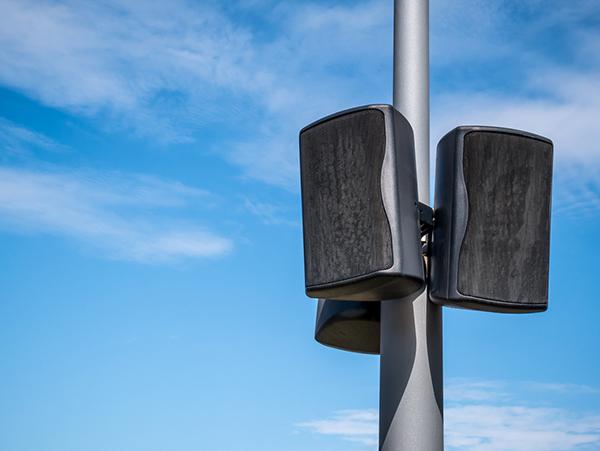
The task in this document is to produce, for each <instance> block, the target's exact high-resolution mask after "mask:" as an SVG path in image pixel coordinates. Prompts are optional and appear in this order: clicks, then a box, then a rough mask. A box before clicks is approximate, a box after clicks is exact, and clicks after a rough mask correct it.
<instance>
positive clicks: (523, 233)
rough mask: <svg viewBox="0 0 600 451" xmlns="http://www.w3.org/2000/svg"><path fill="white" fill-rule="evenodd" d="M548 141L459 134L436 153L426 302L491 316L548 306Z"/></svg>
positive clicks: (496, 132)
mask: <svg viewBox="0 0 600 451" xmlns="http://www.w3.org/2000/svg"><path fill="white" fill-rule="evenodd" d="M552 157H553V145H552V141H550V140H549V139H547V138H543V137H541V136H537V135H533V134H531V133H526V132H522V131H518V130H510V129H504V128H496V127H458V128H456V129H454V130H453V131H451V132H450V133H448V134H447V135H446V136H444V138H442V140H441V141H440V143H439V144H438V149H437V163H436V164H437V170H436V187H435V226H434V232H433V247H432V255H431V287H430V297H431V299H432V300H433V301H434V302H437V303H439V304H444V305H450V306H454V307H462V308H469V309H476V310H488V311H495V312H506V313H519V312H537V311H544V310H546V308H547V306H548V266H549V250H550V204H551V189H552Z"/></svg>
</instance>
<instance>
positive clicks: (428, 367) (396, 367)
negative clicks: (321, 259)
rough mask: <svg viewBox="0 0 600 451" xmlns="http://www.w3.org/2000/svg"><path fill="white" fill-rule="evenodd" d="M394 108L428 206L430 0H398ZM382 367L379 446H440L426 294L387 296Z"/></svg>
mask: <svg viewBox="0 0 600 451" xmlns="http://www.w3.org/2000/svg"><path fill="white" fill-rule="evenodd" d="M394 107H395V108H396V109H397V110H399V111H400V112H401V113H402V114H403V115H404V116H405V117H406V118H407V119H408V120H409V122H410V123H411V125H412V127H413V130H414V133H415V149H416V161H417V177H418V184H419V200H420V201H421V202H423V203H426V204H428V205H429V203H430V200H429V0H395V2H394ZM380 371H381V373H380V383H381V386H380V401H379V404H380V406H379V410H380V412H379V449H380V450H382V451H401V450H406V451H442V450H443V449H444V420H443V378H442V312H441V308H440V307H438V306H436V305H435V304H433V303H431V302H429V301H428V299H427V294H426V293H423V294H422V295H420V296H419V297H418V298H417V299H416V300H414V301H412V302H411V301H408V300H397V301H388V302H382V304H381V369H380Z"/></svg>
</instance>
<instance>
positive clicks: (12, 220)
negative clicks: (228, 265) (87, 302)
mask: <svg viewBox="0 0 600 451" xmlns="http://www.w3.org/2000/svg"><path fill="white" fill-rule="evenodd" d="M209 200H210V195H209V194H208V193H207V192H205V191H202V190H198V189H195V188H191V187H187V186H185V185H182V184H181V183H178V182H172V181H165V180H161V179H157V178H154V177H149V176H143V175H136V174H122V173H113V174H99V173H95V172H91V171H87V172H64V171H63V172H57V171H43V172H40V171H35V170H29V169H22V168H15V167H7V166H4V167H2V166H0V227H3V228H7V229H9V230H11V231H13V232H22V233H27V232H38V233H39V232H42V233H50V234H55V235H60V236H65V237H67V238H70V239H75V240H77V241H78V242H80V243H84V244H86V245H88V246H92V247H94V248H96V249H99V250H101V251H102V252H103V253H104V254H105V255H106V256H107V257H109V258H115V259H121V260H128V261H137V262H141V263H152V262H166V261H174V260H179V259H182V258H198V257H214V256H219V255H222V254H226V253H227V252H229V251H230V250H231V249H232V246H233V244H232V242H231V240H230V239H228V238H226V237H223V236H220V235H217V234H215V233H212V232H210V231H208V230H206V229H205V228H203V227H201V226H198V225H197V224H196V223H194V222H190V221H176V220H175V221H174V220H171V219H169V220H164V219H162V217H163V216H167V215H164V212H165V211H166V212H168V213H169V215H168V216H171V215H173V214H174V213H175V214H176V213H177V212H178V211H179V210H181V209H182V208H183V207H186V206H187V205H189V204H190V203H193V202H206V203H208V202H209ZM161 213H162V214H161Z"/></svg>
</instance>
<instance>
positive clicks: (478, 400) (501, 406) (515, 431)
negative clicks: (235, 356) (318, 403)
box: [296, 379, 600, 451]
mask: <svg viewBox="0 0 600 451" xmlns="http://www.w3.org/2000/svg"><path fill="white" fill-rule="evenodd" d="M520 390H525V391H528V392H530V393H531V392H532V391H533V392H537V393H538V394H540V395H543V399H547V398H549V397H550V395H559V396H563V397H564V396H567V395H573V396H577V395H579V396H581V395H584V396H590V395H598V393H600V392H599V391H598V390H597V388H595V387H589V386H584V385H575V384H560V383H540V382H511V383H508V382H503V381H482V380H472V379H454V380H452V381H450V383H449V384H448V386H447V387H446V388H445V395H446V402H447V403H448V405H447V406H446V409H445V413H444V418H445V443H446V447H447V449H449V450H457V451H458V450H462V451H506V450H511V451H565V450H581V451H583V450H592V449H597V448H598V446H600V413H599V412H586V411H579V410H578V409H573V408H568V407H557V406H549V405H548V402H547V401H544V402H542V403H537V404H536V403H533V404H532V403H531V402H529V403H526V402H523V401H521V399H522V398H523V397H522V396H521V397H517V396H515V393H516V392H518V391H520ZM296 427H298V428H300V429H301V430H304V431H307V432H311V433H313V434H317V435H324V436H330V437H337V438H339V439H342V440H344V441H349V442H355V443H357V444H358V445H360V446H358V445H357V446H358V447H357V449H376V445H377V443H378V441H377V440H378V439H377V437H378V415H377V411H376V410H374V409H364V410H343V411H338V412H335V413H334V414H333V415H332V416H331V417H330V418H326V419H320V420H312V421H305V422H301V423H298V424H296Z"/></svg>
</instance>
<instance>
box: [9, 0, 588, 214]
mask: <svg viewBox="0 0 600 451" xmlns="http://www.w3.org/2000/svg"><path fill="white" fill-rule="evenodd" d="M391 7H392V5H391V3H390V2H389V1H387V0H367V1H361V2H344V3H342V2H338V3H333V2H326V3H317V2H286V3H283V2H264V1H258V2H256V1H255V2H253V3H251V4H250V3H249V4H245V5H242V4H238V3H236V2H234V3H232V4H228V5H227V6H224V5H220V4H218V2H204V3H189V2H185V1H183V0H175V1H173V2H168V4H167V3H156V4H149V3H147V2H138V1H134V0H129V1H115V0H112V1H108V2H101V3H94V4H90V3H83V2H79V1H76V0H65V1H62V2H54V1H36V2H33V1H27V0H26V1H13V0H9V1H6V2H4V4H3V14H2V16H1V17H0V83H2V84H4V85H7V86H10V87H13V88H16V89H19V90H20V91H22V92H25V93H27V94H28V95H30V96H31V97H34V98H37V99H39V100H40V101H42V102H44V103H46V104H49V105H53V106H56V107H59V108H63V109H67V110H69V111H72V112H75V113H78V114H85V115H90V116H95V115H98V114H103V115H105V116H106V117H108V118H109V119H110V118H112V119H113V120H112V121H111V120H109V121H107V123H109V124H112V126H117V125H116V124H127V125H126V126H129V127H133V128H134V129H135V130H137V131H138V132H140V133H145V134H159V135H161V138H162V139H164V140H165V141H181V140H192V139H194V137H195V135H196V134H198V133H201V131H202V127H203V126H206V125H207V124H214V123H216V122H220V124H221V125H222V126H224V127H228V128H232V129H235V130H236V133H235V136H236V138H232V139H231V140H228V142H221V143H219V145H218V148H219V152H221V153H222V154H223V156H224V157H225V158H227V159H228V160H229V161H231V162H233V163H234V164H236V165H238V166H239V167H241V168H242V170H243V172H244V174H245V175H247V176H249V177H252V178H255V179H259V180H262V181H264V182H267V183H270V184H274V185H277V186H282V187H285V188H287V189H291V190H296V189H297V188H298V160H297V152H298V148H297V147H298V143H297V133H298V130H299V129H300V128H301V127H302V126H303V125H305V124H306V123H308V122H310V121H311V120H314V119H316V118H318V117H319V116H322V115H325V114H328V113H331V112H333V111H336V110H338V109H341V108H345V107H350V106H355V105H357V104H362V103H372V102H385V101H388V100H389V99H390V98H391V58H390V56H391V27H392V18H391V16H392V15H391V14H390V12H391ZM240 8H243V9H244V10H245V11H247V10H249V9H253V8H254V9H256V10H257V11H261V12H267V11H268V14H266V13H265V14H262V15H261V20H262V21H263V22H262V23H261V27H257V26H256V25H255V24H252V23H250V22H247V23H246V22H244V23H242V22H240V20H239V18H236V16H235V15H234V14H232V13H231V11H232V10H235V9H240ZM542 9H543V11H544V14H540V11H541V10H542ZM431 11H432V62H433V72H434V76H437V77H442V76H443V77H444V78H445V77H446V74H452V73H454V74H456V73H459V74H463V75H464V74H465V73H466V72H465V71H459V70H457V68H458V67H461V65H464V63H465V61H468V62H469V67H470V68H471V70H474V71H475V72H476V73H477V74H478V76H477V81H478V82H477V83H471V82H470V80H462V81H461V79H460V77H459V79H458V80H456V79H453V82H452V83H450V84H448V85H447V86H446V85H443V86H441V85H440V86H439V87H438V88H439V89H441V91H438V92H435V93H434V94H435V95H434V96H433V98H432V101H433V103H432V106H433V113H434V114H433V121H432V124H433V126H434V127H433V129H432V142H433V143H434V144H435V142H436V141H437V139H438V138H439V137H440V136H441V135H442V134H443V133H445V132H446V131H448V130H450V129H451V128H453V127H454V126H456V125H459V124H464V123H478V124H489V125H504V126H512V127H516V128H522V129H528V130H531V131H535V132H538V133H541V134H545V135H548V136H549V137H551V138H552V139H554V140H555V142H556V155H557V162H558V163H559V164H560V165H561V167H562V166H568V165H570V164H572V163H573V164H586V165H588V166H590V165H593V167H594V168H596V169H597V168H598V167H600V157H599V155H600V147H598V146H599V144H598V143H599V142H600V140H599V139H598V127H596V126H595V123H594V119H595V115H596V114H595V113H596V112H597V111H598V110H599V108H600V95H599V92H600V87H599V85H598V79H599V77H598V74H599V73H600V57H599V56H598V55H599V53H598V52H596V51H595V50H596V49H597V47H598V42H600V32H599V31H598V29H597V27H596V28H594V27H591V26H589V23H590V20H589V19H590V18H593V17H599V15H600V7H598V2H595V1H593V0H577V1H574V2H562V1H554V0H553V1H549V2H542V1H540V0H536V1H533V2H526V3H524V2H519V1H516V0H495V1H484V0H460V1H456V2H444V1H441V0H440V1H438V0H435V1H432V7H431ZM259 28H260V29H259ZM552 30H559V31H560V32H561V34H560V36H561V37H563V38H564V39H563V40H564V45H565V46H566V47H565V48H566V50H564V51H563V52H562V53H560V52H556V51H550V50H549V49H548V48H547V47H548V46H546V45H541V44H540V43H539V42H538V41H539V38H538V37H539V36H548V33H550V31H552ZM536 39H537V40H536ZM559 54H561V55H563V58H562V60H561V59H560V58H561V57H559V56H557V55H559ZM567 54H568V58H567V57H565V56H564V55H567ZM486 69H487V70H488V71H494V70H496V69H502V70H503V71H504V72H506V75H507V76H510V77H512V78H511V79H510V80H500V81H499V82H498V80H496V82H490V83H487V80H488V78H490V79H494V77H493V76H492V75H495V74H493V73H487V72H486ZM504 72H503V74H504ZM497 85H498V86H497ZM119 126H121V125H119ZM591 177H592V179H593V180H597V177H593V176H591ZM566 185H567V183H565V186H566ZM568 185H569V187H574V186H579V185H581V184H580V183H579V181H578V180H577V179H570V180H569V183H568ZM569 189H570V188H569ZM590 193H591V194H590ZM596 193H597V191H595V190H592V191H590V192H588V194H590V196H591V199H592V200H595V201H597V196H596ZM567 195H568V194H567ZM558 211H560V210H558Z"/></svg>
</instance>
